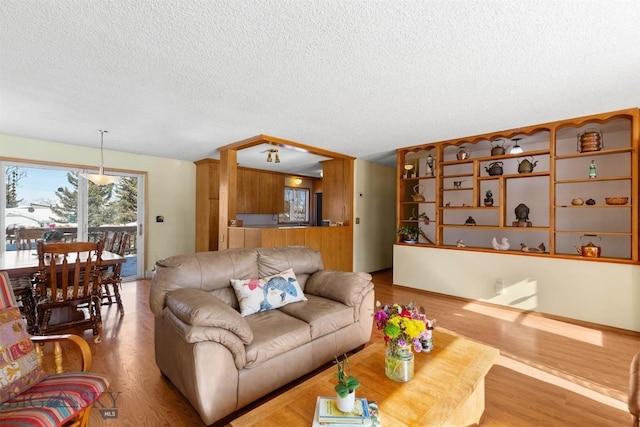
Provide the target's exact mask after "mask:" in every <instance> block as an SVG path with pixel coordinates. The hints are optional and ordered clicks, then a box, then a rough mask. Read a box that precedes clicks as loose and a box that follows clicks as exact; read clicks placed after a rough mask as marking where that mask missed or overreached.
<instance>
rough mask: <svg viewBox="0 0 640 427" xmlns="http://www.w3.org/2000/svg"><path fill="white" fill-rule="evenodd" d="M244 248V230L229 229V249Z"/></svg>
mask: <svg viewBox="0 0 640 427" xmlns="http://www.w3.org/2000/svg"><path fill="white" fill-rule="evenodd" d="M244 247H245V242H244V228H236V227H229V249H235V248H244Z"/></svg>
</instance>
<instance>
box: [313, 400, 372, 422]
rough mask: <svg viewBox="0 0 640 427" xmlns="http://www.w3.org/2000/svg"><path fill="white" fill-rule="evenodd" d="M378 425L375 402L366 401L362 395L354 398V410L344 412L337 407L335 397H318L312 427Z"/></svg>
mask: <svg viewBox="0 0 640 427" xmlns="http://www.w3.org/2000/svg"><path fill="white" fill-rule="evenodd" d="M372 409H373V411H372ZM378 425H379V424H378V418H377V404H376V402H368V401H367V399H365V398H362V397H361V398H356V402H355V408H354V410H353V411H352V412H349V413H345V412H342V411H340V410H339V409H338V405H337V403H336V398H335V397H325V396H319V397H318V400H317V402H316V412H315V414H314V416H313V427H354V426H357V427H376V426H378Z"/></svg>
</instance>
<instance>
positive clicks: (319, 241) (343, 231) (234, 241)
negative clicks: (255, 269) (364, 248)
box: [228, 224, 353, 271]
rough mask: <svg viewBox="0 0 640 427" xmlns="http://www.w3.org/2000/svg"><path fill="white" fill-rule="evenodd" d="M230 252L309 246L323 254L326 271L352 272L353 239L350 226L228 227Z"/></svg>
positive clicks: (273, 225)
mask: <svg viewBox="0 0 640 427" xmlns="http://www.w3.org/2000/svg"><path fill="white" fill-rule="evenodd" d="M228 233H229V234H228V235H229V248H275V247H280V246H307V247H309V248H312V249H315V250H317V251H320V253H321V254H322V261H323V264H324V267H325V268H328V269H333V270H343V271H351V265H352V258H353V254H352V253H351V251H350V250H349V249H347V248H351V245H350V244H348V243H349V242H351V239H353V229H352V228H351V227H350V226H342V227H318V226H315V225H293V224H292V225H284V224H257V225H245V226H243V227H228Z"/></svg>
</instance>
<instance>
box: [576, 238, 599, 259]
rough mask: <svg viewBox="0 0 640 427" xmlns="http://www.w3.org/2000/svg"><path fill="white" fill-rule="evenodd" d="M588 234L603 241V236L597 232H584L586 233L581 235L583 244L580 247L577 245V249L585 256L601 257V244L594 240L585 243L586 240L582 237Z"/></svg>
mask: <svg viewBox="0 0 640 427" xmlns="http://www.w3.org/2000/svg"><path fill="white" fill-rule="evenodd" d="M587 236H588V237H597V238H598V239H600V241H602V237H600V236H598V235H596V234H584V235H582V236H580V241H581V242H582V246H580V247H579V248H578V247H577V246H576V250H577V251H578V253H579V254H580V255H581V256H583V257H588V258H599V257H600V252H601V248H600V246H597V245H596V244H594V243H593V242H589V243H587V244H586V245H585V244H584V241H583V240H582V238H583V237H587Z"/></svg>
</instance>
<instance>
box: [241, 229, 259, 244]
mask: <svg viewBox="0 0 640 427" xmlns="http://www.w3.org/2000/svg"><path fill="white" fill-rule="evenodd" d="M244 247H245V248H261V247H262V229H260V228H245V229H244Z"/></svg>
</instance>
